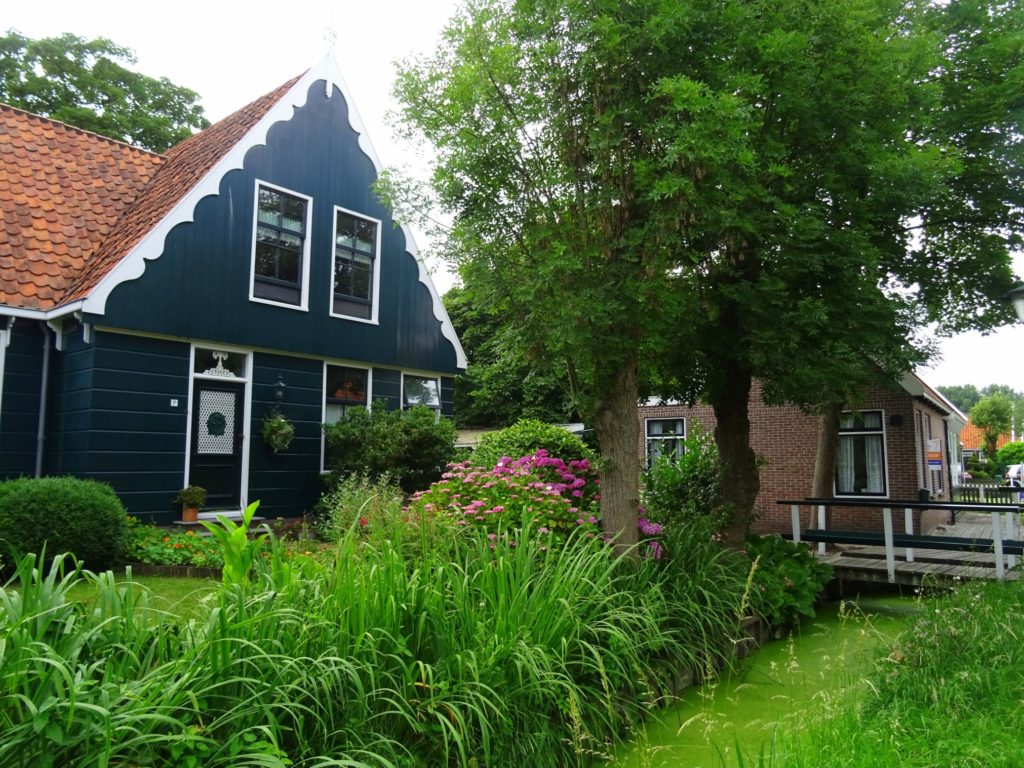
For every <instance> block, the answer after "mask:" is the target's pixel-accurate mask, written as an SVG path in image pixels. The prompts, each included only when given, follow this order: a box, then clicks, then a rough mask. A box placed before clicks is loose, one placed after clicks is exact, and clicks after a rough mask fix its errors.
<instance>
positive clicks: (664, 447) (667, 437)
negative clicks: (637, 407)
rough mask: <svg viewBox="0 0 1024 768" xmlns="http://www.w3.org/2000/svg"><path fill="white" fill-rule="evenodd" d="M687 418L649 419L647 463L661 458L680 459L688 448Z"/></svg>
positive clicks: (649, 463)
mask: <svg viewBox="0 0 1024 768" xmlns="http://www.w3.org/2000/svg"><path fill="white" fill-rule="evenodd" d="M685 440H686V420H685V419H647V464H648V465H651V464H653V463H654V462H655V461H656V460H657V459H659V458H667V459H678V458H679V457H680V456H682V455H683V451H684V450H685V449H686V446H685V444H684V441H685Z"/></svg>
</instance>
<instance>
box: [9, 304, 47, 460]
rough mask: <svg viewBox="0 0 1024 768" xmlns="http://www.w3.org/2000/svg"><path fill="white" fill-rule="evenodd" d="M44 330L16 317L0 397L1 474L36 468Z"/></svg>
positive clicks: (36, 324)
mask: <svg viewBox="0 0 1024 768" xmlns="http://www.w3.org/2000/svg"><path fill="white" fill-rule="evenodd" d="M42 347H43V334H42V331H41V330H40V326H39V323H37V322H36V321H34V320H24V319H19V320H16V321H15V323H14V326H13V327H12V328H11V339H10V344H9V345H8V347H7V349H6V350H5V351H4V381H3V400H2V401H0V408H2V410H0V478H11V477H19V476H21V475H31V474H32V473H33V472H34V471H35V461H36V434H37V432H38V428H39V393H40V382H41V372H42V366H43V349H42Z"/></svg>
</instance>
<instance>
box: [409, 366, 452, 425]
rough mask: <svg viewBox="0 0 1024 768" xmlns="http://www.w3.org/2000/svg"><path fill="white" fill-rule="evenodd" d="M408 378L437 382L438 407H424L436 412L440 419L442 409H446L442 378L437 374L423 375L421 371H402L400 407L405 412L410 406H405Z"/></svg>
mask: <svg viewBox="0 0 1024 768" xmlns="http://www.w3.org/2000/svg"><path fill="white" fill-rule="evenodd" d="M407 376H412V377H414V378H417V379H431V380H433V381H435V382H437V406H436V407H435V406H433V405H424V406H423V407H424V408H430V409H431V410H432V411H434V412H435V414H436V418H438V419H440V418H441V409H442V408H443V407H444V402H443V399H442V393H441V377H440V376H438V375H437V374H435V373H421V372H419V371H402V392H401V399H400V401H399V407H400V408H401V409H402V410H403V411H406V410H408V406H406V404H405V379H406V377H407Z"/></svg>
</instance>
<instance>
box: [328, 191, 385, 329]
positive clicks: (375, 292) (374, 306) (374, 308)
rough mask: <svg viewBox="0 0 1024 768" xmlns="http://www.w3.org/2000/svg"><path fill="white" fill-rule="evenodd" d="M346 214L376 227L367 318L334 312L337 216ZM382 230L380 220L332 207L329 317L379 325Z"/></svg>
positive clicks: (382, 223)
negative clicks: (371, 223) (370, 222)
mask: <svg viewBox="0 0 1024 768" xmlns="http://www.w3.org/2000/svg"><path fill="white" fill-rule="evenodd" d="M339 213H347V214H348V215H349V216H355V217H356V218H359V219H364V220H365V221H372V222H373V223H375V224H376V225H377V228H376V231H377V238H376V239H377V242H375V243H374V245H373V248H374V256H373V285H372V286H371V288H370V293H371V295H372V298H371V303H370V316H369V317H353V316H352V315H343V314H340V313H337V312H335V311H334V270H335V260H336V259H337V257H338V252H337V243H338V214H339ZM383 229H384V222H382V221H381V220H380V219H377V218H374V217H373V216H367V215H366V214H365V213H360V212H359V211H353V210H351V209H349V208H342V207H341V206H340V205H336V206H334V214H333V216H332V219H331V279H330V280H328V281H327V282H328V286H327V289H328V295H327V311H328V313H329V314H330V316H331V317H336V318H338V319H339V320H351V321H352V322H354V323H367V324H369V325H379V321H378V317H379V308H380V272H381V253H380V244H381V232H382V230H383Z"/></svg>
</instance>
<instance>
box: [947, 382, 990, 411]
mask: <svg viewBox="0 0 1024 768" xmlns="http://www.w3.org/2000/svg"><path fill="white" fill-rule="evenodd" d="M936 389H938V390H939V392H941V393H942V394H943V395H945V396H946V397H947V398H949V401H950V402H951V403H953V405H955V406H956V407H957V408H959V409H960V410H961V411H963V412H964V413H967V412H968V411H970V410H971V408H973V407H974V404H975V403H976V402H978V401H979V400H981V398H982V393H981V392H979V391H978V388H977V387H976V386H974V385H973V384H957V385H953V386H948V387H936Z"/></svg>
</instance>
